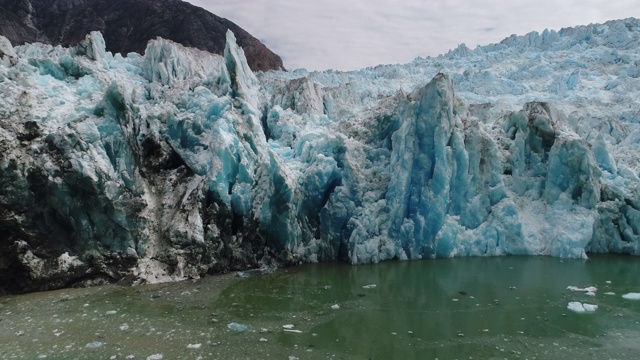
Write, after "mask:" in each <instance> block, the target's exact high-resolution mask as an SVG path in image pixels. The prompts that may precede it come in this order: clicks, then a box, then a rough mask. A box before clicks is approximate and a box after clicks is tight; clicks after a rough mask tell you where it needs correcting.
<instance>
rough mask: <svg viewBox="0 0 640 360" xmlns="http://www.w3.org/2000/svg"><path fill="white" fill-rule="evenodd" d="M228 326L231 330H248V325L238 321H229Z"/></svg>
mask: <svg viewBox="0 0 640 360" xmlns="http://www.w3.org/2000/svg"><path fill="white" fill-rule="evenodd" d="M227 328H229V330H233V331H238V332H243V331H246V330H247V326H246V325H242V324H238V323H236V322H232V323H228V324H227Z"/></svg>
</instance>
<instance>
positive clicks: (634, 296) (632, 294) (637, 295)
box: [622, 293, 640, 300]
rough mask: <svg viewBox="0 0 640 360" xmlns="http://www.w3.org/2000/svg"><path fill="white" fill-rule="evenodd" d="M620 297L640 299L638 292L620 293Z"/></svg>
mask: <svg viewBox="0 0 640 360" xmlns="http://www.w3.org/2000/svg"><path fill="white" fill-rule="evenodd" d="M622 297H623V298H625V299H627V300H640V293H628V294H624V295H622Z"/></svg>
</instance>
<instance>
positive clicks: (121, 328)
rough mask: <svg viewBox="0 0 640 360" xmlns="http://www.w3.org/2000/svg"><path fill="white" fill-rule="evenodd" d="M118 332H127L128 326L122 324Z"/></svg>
mask: <svg viewBox="0 0 640 360" xmlns="http://www.w3.org/2000/svg"><path fill="white" fill-rule="evenodd" d="M120 330H122V331H125V330H129V324H127V323H124V324H122V325H120Z"/></svg>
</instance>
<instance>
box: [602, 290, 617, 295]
mask: <svg viewBox="0 0 640 360" xmlns="http://www.w3.org/2000/svg"><path fill="white" fill-rule="evenodd" d="M604 294H605V295H615V294H616V293H614V292H611V291H608V292H606V293H604Z"/></svg>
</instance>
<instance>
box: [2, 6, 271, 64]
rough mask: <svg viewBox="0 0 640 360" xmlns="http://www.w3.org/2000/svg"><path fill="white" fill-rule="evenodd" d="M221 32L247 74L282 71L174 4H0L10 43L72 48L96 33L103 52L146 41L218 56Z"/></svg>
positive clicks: (206, 18) (222, 24) (245, 40)
mask: <svg viewBox="0 0 640 360" xmlns="http://www.w3.org/2000/svg"><path fill="white" fill-rule="evenodd" d="M227 29H229V30H231V31H233V32H234V34H236V38H237V39H238V44H239V45H240V47H242V48H243V49H244V52H245V54H246V56H247V61H248V63H249V66H250V67H251V69H252V70H253V71H264V70H269V69H275V70H279V69H282V68H283V65H282V59H280V57H279V56H278V55H276V54H274V53H273V52H271V51H270V50H269V49H268V48H267V47H266V46H264V44H262V43H261V42H260V41H259V40H257V39H256V38H254V37H253V36H251V35H250V34H249V33H248V32H246V31H244V30H243V29H242V28H240V27H239V26H237V25H236V24H234V23H232V22H231V21H229V20H227V19H224V18H221V17H218V16H216V15H214V14H211V13H210V12H208V11H206V10H204V9H202V8H199V7H196V6H193V5H191V4H189V3H187V2H183V1H180V0H19V1H13V0H1V1H0V34H2V35H4V36H5V37H7V38H8V39H9V40H11V42H12V43H13V44H14V45H22V44H24V43H31V42H34V41H40V42H44V43H48V44H53V45H62V46H70V45H75V44H77V43H78V42H79V41H81V40H82V39H84V37H85V36H86V35H87V34H88V33H89V32H91V31H100V32H102V33H103V36H104V38H105V41H106V45H107V51H111V52H114V53H115V52H119V53H122V54H127V53H129V52H137V53H140V54H141V53H143V52H144V49H145V48H146V46H147V42H148V41H149V40H152V39H155V38H156V37H162V38H164V39H170V40H173V41H175V42H178V43H181V44H183V45H185V46H190V47H195V48H198V49H201V50H206V51H210V52H212V53H215V54H222V51H223V50H224V46H225V33H226V31H227Z"/></svg>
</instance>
